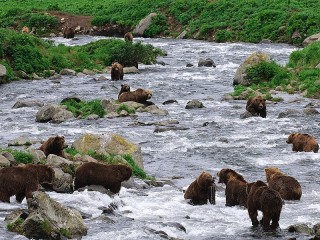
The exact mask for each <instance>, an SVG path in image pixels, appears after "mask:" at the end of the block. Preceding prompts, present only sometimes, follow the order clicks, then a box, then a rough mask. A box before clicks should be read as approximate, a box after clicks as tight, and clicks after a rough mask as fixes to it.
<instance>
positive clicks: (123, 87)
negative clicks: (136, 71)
mask: <svg viewBox="0 0 320 240" xmlns="http://www.w3.org/2000/svg"><path fill="white" fill-rule="evenodd" d="M120 92H122V93H123V92H130V85H129V84H126V83H124V84H121V89H120Z"/></svg>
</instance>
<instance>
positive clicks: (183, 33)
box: [176, 30, 188, 39]
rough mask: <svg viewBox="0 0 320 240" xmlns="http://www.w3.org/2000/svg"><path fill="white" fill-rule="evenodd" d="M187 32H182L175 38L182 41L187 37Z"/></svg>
mask: <svg viewBox="0 0 320 240" xmlns="http://www.w3.org/2000/svg"><path fill="white" fill-rule="evenodd" d="M187 33H188V31H187V30H183V31H182V32H181V33H180V34H179V36H177V37H176V38H177V39H183V38H184V37H185V36H186V35H187Z"/></svg>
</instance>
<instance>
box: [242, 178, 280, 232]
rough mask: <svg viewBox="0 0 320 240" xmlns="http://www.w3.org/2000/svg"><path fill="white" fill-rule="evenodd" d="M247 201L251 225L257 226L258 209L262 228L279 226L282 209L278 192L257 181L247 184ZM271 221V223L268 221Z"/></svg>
mask: <svg viewBox="0 0 320 240" xmlns="http://www.w3.org/2000/svg"><path fill="white" fill-rule="evenodd" d="M247 193H248V202H247V208H248V213H249V217H250V219H251V222H252V225H253V226H258V225H259V221H258V210H260V211H261V212H262V215H263V216H262V220H261V222H260V223H262V226H263V229H264V230H269V229H276V228H277V227H279V220H280V214H281V210H282V199H281V196H280V193H279V192H277V191H275V190H273V189H271V188H269V187H268V186H267V184H266V183H264V182H262V181H257V182H253V183H248V184H247ZM271 221H272V223H271V225H270V222H271Z"/></svg>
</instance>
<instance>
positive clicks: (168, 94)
mask: <svg viewBox="0 0 320 240" xmlns="http://www.w3.org/2000/svg"><path fill="white" fill-rule="evenodd" d="M98 39H100V37H90V36H79V38H78V40H66V39H63V38H55V39H53V40H54V41H55V42H57V43H62V44H66V45H79V44H85V43H88V42H90V41H95V40H98ZM139 40H140V41H142V42H143V43H149V44H152V45H154V46H156V47H159V48H161V49H163V50H165V51H167V53H168V54H167V56H165V57H161V58H159V59H158V60H159V61H162V62H163V63H165V65H162V64H154V65H143V64H140V65H139V70H140V74H126V75H125V76H124V80H123V81H109V80H103V81H102V80H98V77H99V75H104V76H106V77H107V78H109V79H110V76H109V75H108V74H98V75H97V76H83V77H62V78H61V79H60V80H59V82H57V81H52V80H49V79H45V80H23V81H17V82H12V83H9V84H4V85H1V86H0V129H1V130H0V147H6V146H7V144H8V143H9V142H11V141H12V140H13V139H16V138H17V137H19V136H28V137H30V138H31V139H36V140H40V139H43V140H45V139H47V138H48V137H50V136H52V135H56V134H59V135H64V136H65V138H66V141H67V143H68V144H71V143H72V142H73V141H74V140H75V139H76V138H77V137H78V136H80V135H81V134H83V133H85V132H90V133H96V134H103V133H107V132H113V133H118V134H120V135H122V136H124V137H125V138H127V139H128V140H129V141H132V142H135V143H139V144H140V145H141V147H142V154H143V159H144V167H145V170H146V172H147V173H148V174H149V175H151V176H154V177H156V178H157V179H172V178H173V179H172V182H173V183H174V185H165V186H164V187H150V188H147V189H138V190H136V189H127V188H124V187H123V188H122V189H121V191H120V193H119V195H118V196H115V197H114V198H110V197H109V196H107V195H104V194H101V193H99V192H87V191H85V192H74V193H73V194H61V193H55V192H49V195H50V196H51V197H52V198H53V199H55V200H57V201H59V202H60V203H62V204H64V205H66V206H69V207H74V208H76V209H78V210H80V211H82V212H84V213H86V214H88V215H89V216H90V217H89V218H88V219H85V222H86V224H87V226H88V228H89V230H88V234H87V236H85V237H83V239H86V240H89V239H92V240H99V239H101V240H102V239H120V240H122V239H163V238H162V237H161V234H160V233H161V232H162V233H163V232H165V233H166V234H167V235H168V236H169V237H172V238H176V239H192V240H200V239H201V240H202V239H257V238H261V239H288V238H289V237H297V238H298V239H308V237H307V236H305V235H302V234H300V235H298V234H294V233H288V231H287V230H286V229H287V228H288V226H290V225H292V224H297V223H306V224H308V225H310V226H312V225H313V224H315V223H318V222H320V187H319V186H320V177H319V172H320V157H319V156H320V155H319V154H318V153H305V152H299V153H296V152H292V151H291V148H292V146H291V145H288V144H287V143H286V139H287V137H288V135H289V134H290V133H292V132H303V133H309V134H312V135H314V136H316V137H317V138H318V140H319V136H320V127H319V125H320V118H319V116H317V115H303V114H302V115H301V116H297V117H288V118H278V115H279V113H281V112H284V111H286V110H288V109H296V110H298V111H301V112H302V111H303V109H304V107H305V106H306V105H307V104H308V103H310V102H316V100H312V99H306V98H303V97H301V96H300V95H289V94H285V93H281V92H277V93H276V94H275V96H276V97H282V98H283V99H284V101H283V102H280V103H277V104H274V103H269V104H268V105H267V114H268V115H267V118H265V119H264V118H260V117H258V118H247V119H240V117H239V116H240V114H241V113H243V112H244V111H245V104H246V102H245V101H244V100H228V101H226V100H223V99H224V98H223V97H224V95H225V94H227V93H231V92H232V91H233V86H232V82H233V80H232V78H233V76H234V74H235V71H236V69H237V67H238V66H239V64H241V63H242V62H243V61H244V60H245V59H246V58H247V57H248V56H249V55H251V54H252V53H253V52H255V51H263V52H267V53H268V54H269V55H270V56H271V57H272V59H274V60H275V61H276V62H277V63H279V64H281V65H285V64H286V63H287V61H288V57H289V55H290V53H291V52H292V51H294V50H296V48H295V47H293V46H290V45H284V44H247V43H221V44H218V43H213V42H204V41H195V40H175V39H135V40H134V41H139ZM200 58H211V59H213V60H214V62H215V64H216V68H208V67H197V63H198V60H199V59H200ZM187 63H191V64H193V65H194V66H193V67H186V64H187ZM121 83H129V84H130V85H131V88H132V89H136V88H139V87H143V88H150V89H152V90H153V97H152V99H151V100H152V101H153V102H154V103H155V104H157V105H158V106H159V107H160V108H162V109H166V110H168V112H169V114H168V115H167V116H155V115H151V114H149V113H138V117H137V118H129V117H127V118H116V119H99V120H72V121H68V122H64V123H61V124H53V123H37V122H35V115H36V112H37V111H38V108H36V107H32V108H20V109H12V106H13V105H14V103H15V102H16V101H17V100H31V99H32V100H34V99H36V100H41V101H43V102H45V103H59V101H61V100H62V99H63V98H64V97H68V96H70V95H74V94H76V95H78V96H80V97H81V98H82V99H85V100H90V99H95V98H100V99H101V98H104V99H109V98H115V99H116V98H117V95H118V92H119V89H120V84H121ZM169 99H175V100H176V101H177V102H176V103H173V104H170V105H162V103H163V102H164V101H166V100H169ZM192 99H197V100H200V101H201V102H202V103H203V104H204V106H205V108H201V109H186V108H185V106H186V104H187V102H188V101H190V100H192ZM318 106H319V105H318ZM318 110H320V109H319V108H318ZM169 120H177V121H178V122H179V124H177V125H176V126H177V127H181V128H182V129H185V130H176V131H165V132H161V133H155V132H154V130H155V126H153V125H151V126H139V125H134V124H133V123H135V122H137V121H139V122H145V123H150V122H160V121H169ZM205 122H208V123H209V124H205V125H206V126H204V123H205ZM270 166H275V167H278V168H280V169H281V170H282V171H283V172H284V173H286V174H288V175H291V176H294V177H295V178H296V179H297V180H298V181H299V182H300V184H301V186H302V191H303V195H302V199H301V200H300V201H286V202H285V205H284V206H283V209H282V213H281V218H280V229H279V230H278V231H276V232H272V233H270V232H267V233H265V232H263V231H261V229H260V230H259V229H258V230H257V229H253V228H252V226H251V221H250V219H249V216H248V213H247V210H246V209H244V208H241V207H237V206H236V207H226V206H225V195H224V186H223V185H221V184H217V185H218V191H217V193H216V205H209V204H208V205H202V206H191V205H189V204H187V203H186V201H185V200H184V198H183V192H182V189H183V188H186V187H187V186H188V185H189V184H190V183H191V182H192V181H194V180H195V178H196V177H197V176H198V175H199V174H200V173H201V172H202V171H208V172H210V173H211V174H212V175H216V173H217V172H218V171H219V170H220V169H222V168H232V169H234V170H236V171H237V172H239V173H240V174H242V175H243V176H244V178H245V179H246V180H247V181H249V182H251V181H256V180H264V181H265V175H264V168H266V167H270ZM136 181H138V182H140V183H141V181H140V180H136ZM216 182H217V181H216ZM110 203H114V204H116V205H117V206H118V208H117V209H116V210H115V214H114V215H111V216H108V218H106V217H102V215H101V212H102V211H101V210H100V209H99V208H100V207H106V206H108V205H109V204H110ZM21 207H22V208H26V201H25V200H24V201H23V202H22V204H18V203H17V202H15V200H14V199H13V198H12V201H11V203H10V204H7V203H0V236H1V237H0V238H1V239H25V238H24V237H23V236H18V235H16V234H14V233H10V232H9V231H7V230H6V226H5V224H4V218H5V215H6V214H8V213H9V212H11V211H12V210H13V209H17V208H21ZM259 217H261V213H259ZM110 219H111V220H110ZM179 224H180V225H182V226H183V227H184V228H185V231H184V230H183V229H181V228H179V227H178V226H180V225H179Z"/></svg>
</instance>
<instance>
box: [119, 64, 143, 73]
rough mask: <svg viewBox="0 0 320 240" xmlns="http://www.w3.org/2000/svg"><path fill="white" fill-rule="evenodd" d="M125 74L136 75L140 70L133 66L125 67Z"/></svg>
mask: <svg viewBox="0 0 320 240" xmlns="http://www.w3.org/2000/svg"><path fill="white" fill-rule="evenodd" d="M123 73H124V74H129V73H132V74H136V73H140V72H139V69H138V68H136V67H134V66H132V67H124V68H123Z"/></svg>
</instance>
